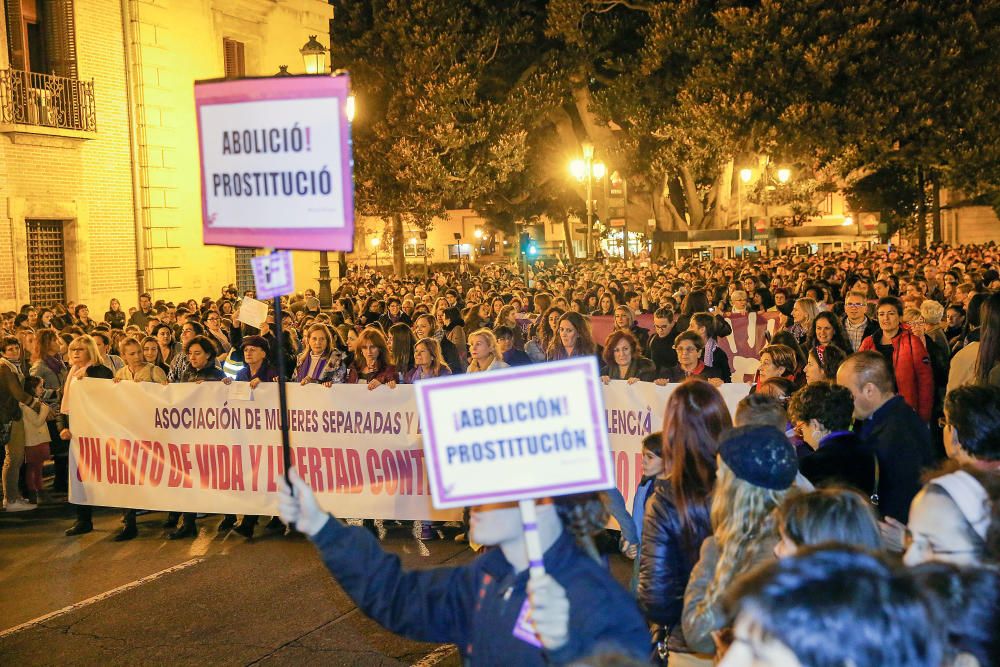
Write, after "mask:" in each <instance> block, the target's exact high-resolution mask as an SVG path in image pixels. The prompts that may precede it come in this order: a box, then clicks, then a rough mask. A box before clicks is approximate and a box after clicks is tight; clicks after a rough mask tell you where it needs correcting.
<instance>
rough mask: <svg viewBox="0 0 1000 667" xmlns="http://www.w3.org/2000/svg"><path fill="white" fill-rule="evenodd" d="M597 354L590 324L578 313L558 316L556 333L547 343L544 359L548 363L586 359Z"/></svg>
mask: <svg viewBox="0 0 1000 667" xmlns="http://www.w3.org/2000/svg"><path fill="white" fill-rule="evenodd" d="M592 354H598V350H597V345H596V344H595V343H594V338H593V334H592V333H591V330H590V322H588V321H587V320H586V319H584V317H583V315H581V314H579V313H573V312H569V313H563V314H562V315H560V316H559V323H558V325H557V326H556V333H555V336H553V338H552V340H551V341H550V342H549V348H548V351H547V353H546V358H547V359H548V360H550V361H553V360H558V359H570V358H573V357H586V356H589V355H592Z"/></svg>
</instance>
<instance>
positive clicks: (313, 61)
mask: <svg viewBox="0 0 1000 667" xmlns="http://www.w3.org/2000/svg"><path fill="white" fill-rule="evenodd" d="M299 53H301V54H302V61H303V62H304V63H305V66H306V74H323V73H324V72H326V47H325V46H323V45H322V44H320V43H319V42H318V41H316V35H309V41H308V42H306V43H305V46H303V47H302V48H301V49H299Z"/></svg>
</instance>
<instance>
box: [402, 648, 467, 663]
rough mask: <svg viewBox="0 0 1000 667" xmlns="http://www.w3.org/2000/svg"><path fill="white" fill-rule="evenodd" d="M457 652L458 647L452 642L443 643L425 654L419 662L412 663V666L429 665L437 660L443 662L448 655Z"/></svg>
mask: <svg viewBox="0 0 1000 667" xmlns="http://www.w3.org/2000/svg"><path fill="white" fill-rule="evenodd" d="M455 653H458V647H457V646H455V645H454V644H443V645H441V646H438V647H437V648H436V649H434V650H433V651H431V652H430V653H428V654H427V655H425V656H424V657H423V658H422V659H421V660H420V662H415V663H413V665H412V667H431V666H432V665H436V664H438V663H439V662H443V661H444V660H445V659H447V658H448V657H449V656H451V655H454V654H455Z"/></svg>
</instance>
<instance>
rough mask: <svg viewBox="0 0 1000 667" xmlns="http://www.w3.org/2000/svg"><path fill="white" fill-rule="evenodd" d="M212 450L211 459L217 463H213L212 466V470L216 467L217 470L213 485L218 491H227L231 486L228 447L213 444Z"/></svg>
mask: <svg viewBox="0 0 1000 667" xmlns="http://www.w3.org/2000/svg"><path fill="white" fill-rule="evenodd" d="M212 451H213V452H215V456H213V457H212V460H213V461H216V462H217V465H213V466H212V468H213V470H214V469H216V468H217V469H218V471H219V472H218V478H217V479H216V480H215V484H214V485H213V486H214V488H216V489H219V490H220V491H228V490H229V489H231V488H232V487H233V477H232V474H231V473H232V457H231V456H230V455H229V447H227V446H226V445H213V446H212Z"/></svg>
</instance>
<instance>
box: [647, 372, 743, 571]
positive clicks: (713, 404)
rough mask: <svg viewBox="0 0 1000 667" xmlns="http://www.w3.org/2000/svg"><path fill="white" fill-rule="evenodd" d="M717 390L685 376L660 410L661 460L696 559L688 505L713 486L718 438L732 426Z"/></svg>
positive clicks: (697, 501)
mask: <svg viewBox="0 0 1000 667" xmlns="http://www.w3.org/2000/svg"><path fill="white" fill-rule="evenodd" d="M732 426H733V422H732V418H731V417H730V416H729V408H727V407H726V402H725V401H724V400H723V399H722V394H720V393H719V391H718V390H717V389H716V388H715V387H713V386H712V385H710V384H709V383H708V382H705V381H704V380H701V379H698V378H689V379H687V380H685V381H684V382H682V383H681V384H680V385H679V386H678V387H677V388H676V389H675V390H674V392H673V393H672V394H670V397H669V398H668V399H667V405H666V408H665V409H664V414H663V460H664V461H670V488H671V490H672V491H673V501H674V506H675V507H676V508H677V513H678V516H679V518H680V523H681V530H682V535H683V539H684V542H685V544H684V546H685V547H686V548H687V550H688V551H689V552H690V553H689V555H690V556H693V557H694V558H693V560H692V562H694V561H695V560H697V550H698V546H699V545H697V544H695V540H696V535H695V533H696V527H695V525H694V521H693V520H692V507H693V506H694V505H698V504H705V503H706V502H707V500H708V496H709V494H710V493H711V492H712V488H713V487H714V486H715V455H716V452H717V450H718V447H719V438H720V437H721V436H722V434H723V433H724V432H725V431H726V430H728V429H730V428H732Z"/></svg>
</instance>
